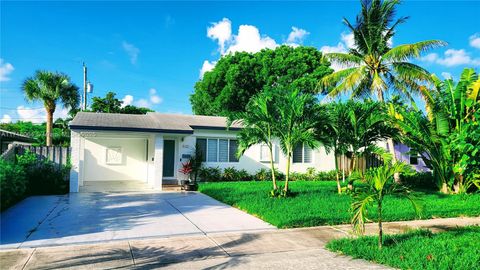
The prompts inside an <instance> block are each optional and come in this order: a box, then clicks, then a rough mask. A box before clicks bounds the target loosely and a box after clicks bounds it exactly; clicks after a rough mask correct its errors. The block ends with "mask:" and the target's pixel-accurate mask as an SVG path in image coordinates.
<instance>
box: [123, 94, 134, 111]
mask: <svg viewBox="0 0 480 270" xmlns="http://www.w3.org/2000/svg"><path fill="white" fill-rule="evenodd" d="M122 101H123V103H122V108H123V107H125V106H128V105H132V102H133V96H132V95H125V96H124V97H123V98H122Z"/></svg>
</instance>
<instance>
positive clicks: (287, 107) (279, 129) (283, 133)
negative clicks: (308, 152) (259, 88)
mask: <svg viewBox="0 0 480 270" xmlns="http://www.w3.org/2000/svg"><path fill="white" fill-rule="evenodd" d="M274 99H275V105H274V107H275V108H276V110H277V113H278V118H277V121H276V122H274V126H273V128H274V133H275V135H276V136H278V139H279V140H280V147H281V149H282V152H283V153H284V154H285V156H286V157H287V168H286V174H285V187H284V190H283V191H284V195H286V194H287V193H288V180H289V176H290V164H291V159H292V156H293V150H294V148H295V147H296V146H297V145H302V144H303V145H307V146H309V147H310V148H316V147H317V146H318V145H319V142H318V141H317V138H316V136H315V133H316V132H315V128H316V127H318V119H317V118H316V113H315V112H316V106H317V105H316V99H315V98H314V96H313V95H311V94H307V93H305V94H303V93H301V92H300V91H299V90H288V89H285V90H282V89H279V90H277V92H276V93H275V97H274Z"/></svg>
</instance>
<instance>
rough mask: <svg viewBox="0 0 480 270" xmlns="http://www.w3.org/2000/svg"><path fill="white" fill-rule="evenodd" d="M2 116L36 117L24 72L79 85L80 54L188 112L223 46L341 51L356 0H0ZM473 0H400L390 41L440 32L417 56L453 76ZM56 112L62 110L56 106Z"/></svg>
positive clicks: (108, 76)
mask: <svg viewBox="0 0 480 270" xmlns="http://www.w3.org/2000/svg"><path fill="white" fill-rule="evenodd" d="M0 5H1V11H0V12H1V26H0V27H1V29H0V30H1V36H0V45H1V46H0V58H1V63H0V89H1V90H0V91H1V96H0V98H1V100H0V117H1V119H2V121H3V122H6V121H17V120H20V119H22V120H32V121H34V122H42V121H44V116H45V113H44V111H43V109H42V104H39V103H33V104H31V103H27V102H26V101H25V100H24V97H23V95H22V93H21V91H20V85H21V83H22V81H23V80H24V79H25V78H26V77H28V76H31V75H33V74H34V72H35V70H37V69H44V70H52V71H62V72H65V73H67V74H68V75H69V76H70V77H71V78H72V81H73V82H74V83H75V84H77V85H78V86H79V87H82V84H83V75H82V62H83V61H84V62H86V64H87V66H88V68H89V80H90V81H92V83H93V84H94V85H95V91H94V94H93V95H92V96H104V95H105V93H107V92H108V91H114V92H116V93H117V96H118V98H120V99H125V101H127V102H129V103H131V104H134V105H141V106H148V107H151V108H152V109H154V110H156V111H159V112H170V113H191V107H190V103H189V100H188V98H189V95H190V94H191V93H192V91H193V86H194V84H195V82H196V81H198V80H199V77H200V74H201V70H202V68H203V69H208V68H209V67H211V66H212V65H214V63H215V61H217V60H218V59H219V58H220V57H221V55H222V54H223V53H228V52H234V51H239V50H246V51H252V52H253V51H257V50H260V49H261V48H265V47H267V48H270V47H275V46H278V45H280V44H285V43H288V44H303V45H308V46H314V47H316V48H318V49H322V50H324V51H342V50H345V49H346V48H347V47H348V45H349V42H350V35H349V32H348V31H347V29H346V27H345V26H344V25H343V24H342V23H341V20H342V18H343V17H346V18H348V19H350V20H351V21H353V20H354V18H355V15H356V14H357V12H358V10H359V2H358V1H328V2H326V1H319V2H176V3H174V2H160V1H149V2H141V3H137V2H135V3H133V2H124V1H122V2H113V1H110V2H95V1H89V2H17V1H7V2H6V1H2V2H1V4H0ZM479 10H480V2H479V1H469V2H461V1H454V2H447V1H406V2H405V3H403V4H402V5H401V6H399V8H398V15H400V16H410V19H409V20H408V22H407V23H406V24H403V25H401V26H400V27H399V28H398V33H397V35H396V36H395V38H394V39H393V44H394V45H398V44H402V43H412V42H416V41H420V40H425V39H442V40H444V41H447V42H448V43H449V46H448V47H445V48H441V49H437V50H435V51H432V52H431V54H429V55H426V56H424V58H422V59H421V60H419V61H417V62H418V63H419V64H421V65H422V66H424V67H425V68H427V69H428V70H430V71H432V72H434V73H436V74H438V75H439V76H442V75H441V74H443V75H444V76H449V75H448V74H450V75H451V76H453V77H454V78H458V76H459V73H460V72H461V70H462V69H463V68H464V67H474V68H476V70H477V71H479V67H480V23H479V21H478V11H479ZM57 111H58V112H57V114H56V116H57V117H58V116H64V115H65V110H62V109H61V108H59V109H57Z"/></svg>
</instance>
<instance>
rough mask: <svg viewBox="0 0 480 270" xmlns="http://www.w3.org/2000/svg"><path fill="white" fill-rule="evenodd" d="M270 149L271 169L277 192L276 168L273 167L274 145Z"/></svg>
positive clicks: (274, 188) (274, 187)
mask: <svg viewBox="0 0 480 270" xmlns="http://www.w3.org/2000/svg"><path fill="white" fill-rule="evenodd" d="M269 149H270V169H271V170H272V182H273V190H277V180H276V179H275V166H274V165H273V149H272V145H270V146H269Z"/></svg>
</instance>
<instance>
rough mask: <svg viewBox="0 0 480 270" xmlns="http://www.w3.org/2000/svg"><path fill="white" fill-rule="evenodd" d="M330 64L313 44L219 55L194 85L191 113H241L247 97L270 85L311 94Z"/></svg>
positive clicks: (248, 98)
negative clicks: (213, 66)
mask: <svg viewBox="0 0 480 270" xmlns="http://www.w3.org/2000/svg"><path fill="white" fill-rule="evenodd" d="M329 65H330V63H328V61H326V60H325V59H324V58H323V57H322V53H321V52H320V51H318V50H317V49H315V48H313V47H303V46H300V47H297V48H293V47H291V46H280V47H278V48H276V49H274V50H270V49H264V50H262V51H260V52H258V53H255V54H251V53H246V52H237V53H235V54H228V55H225V56H223V57H222V58H221V59H220V60H219V61H218V62H217V63H216V65H215V68H214V69H213V70H211V71H209V72H206V73H205V74H204V76H203V78H202V79H201V80H200V81H198V82H197V83H196V84H195V91H194V93H193V94H192V95H191V96H190V102H191V103H192V110H193V112H194V113H195V114H203V115H224V116H228V114H229V113H231V112H243V111H245V107H246V105H247V104H248V102H249V101H250V98H251V97H253V96H254V95H256V94H257V93H259V92H261V91H263V90H264V89H267V88H270V87H293V88H295V89H300V90H301V91H302V92H304V93H313V92H314V91H315V88H316V84H317V81H318V80H319V79H321V78H322V77H323V76H325V75H326V74H329V73H331V72H332V69H330V68H329Z"/></svg>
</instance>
